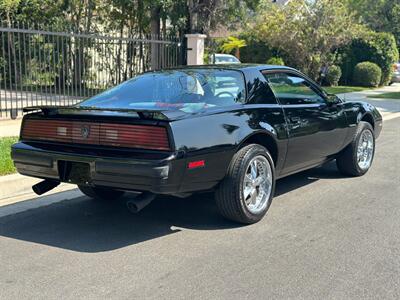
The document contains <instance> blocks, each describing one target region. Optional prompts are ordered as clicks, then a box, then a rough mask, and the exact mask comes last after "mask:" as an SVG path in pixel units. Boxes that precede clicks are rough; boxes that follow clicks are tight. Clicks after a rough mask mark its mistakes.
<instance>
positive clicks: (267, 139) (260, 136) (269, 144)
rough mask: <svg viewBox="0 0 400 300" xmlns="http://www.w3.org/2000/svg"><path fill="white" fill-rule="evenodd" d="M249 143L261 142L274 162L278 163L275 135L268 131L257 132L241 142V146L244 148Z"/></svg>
mask: <svg viewBox="0 0 400 300" xmlns="http://www.w3.org/2000/svg"><path fill="white" fill-rule="evenodd" d="M249 144H259V145H261V146H264V147H265V148H267V150H268V152H269V153H270V154H271V156H272V159H273V161H274V164H275V165H276V162H277V160H278V146H277V144H276V141H275V140H274V138H273V137H271V136H270V135H268V134H266V133H256V134H254V135H252V136H250V137H248V138H247V139H245V140H244V141H243V143H242V144H241V147H240V148H243V147H244V146H246V145H249Z"/></svg>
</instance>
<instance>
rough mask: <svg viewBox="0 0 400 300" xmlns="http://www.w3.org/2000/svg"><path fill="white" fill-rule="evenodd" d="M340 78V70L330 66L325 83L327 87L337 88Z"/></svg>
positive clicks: (337, 67)
mask: <svg viewBox="0 0 400 300" xmlns="http://www.w3.org/2000/svg"><path fill="white" fill-rule="evenodd" d="M340 77H342V69H341V68H340V67H339V66H335V65H333V66H330V67H329V68H328V73H327V74H326V79H325V80H326V83H327V84H328V85H329V86H337V85H338V84H339V80H340Z"/></svg>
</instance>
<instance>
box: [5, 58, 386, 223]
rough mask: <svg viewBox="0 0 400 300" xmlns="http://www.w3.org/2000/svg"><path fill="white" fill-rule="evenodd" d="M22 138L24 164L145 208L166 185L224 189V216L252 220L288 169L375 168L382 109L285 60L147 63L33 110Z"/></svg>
mask: <svg viewBox="0 0 400 300" xmlns="http://www.w3.org/2000/svg"><path fill="white" fill-rule="evenodd" d="M25 112H30V113H29V114H26V115H25V117H24V119H23V123H22V128H21V136H20V141H19V142H18V143H16V144H15V145H13V147H12V158H13V160H14V163H15V166H16V168H17V170H18V172H19V173H21V174H24V175H27V176H33V177H38V178H43V179H44V181H42V182H41V183H39V184H37V185H35V186H34V187H33V189H34V191H35V192H37V193H38V194H42V193H44V192H46V191H48V190H50V189H52V188H53V187H55V186H56V185H57V184H59V183H60V182H69V183H74V184H77V185H78V187H79V188H80V190H81V191H82V192H83V193H84V194H86V195H88V196H89V197H92V198H105V199H110V200H113V199H115V198H117V197H120V196H122V195H123V194H124V192H125V191H137V192H142V194H141V195H140V196H138V197H137V198H134V199H131V200H130V201H128V206H129V208H130V209H131V210H135V211H138V210H140V209H141V208H142V207H144V206H145V205H146V204H148V203H149V202H150V201H151V200H152V199H153V198H154V197H155V195H157V194H168V195H174V196H178V197H186V196H189V195H191V194H193V193H196V192H202V191H215V195H216V203H217V206H218V208H219V210H220V211H221V214H222V215H223V216H225V217H227V218H229V219H232V220H235V221H238V222H242V223H254V222H257V221H259V220H260V219H261V218H262V217H263V216H264V215H265V213H266V212H267V210H268V208H269V206H270V205H271V200H272V197H273V195H274V187H275V181H276V179H278V178H281V177H284V176H287V175H290V174H293V173H295V172H299V171H302V170H305V169H308V168H312V167H316V166H319V165H321V164H323V163H325V162H327V161H329V160H333V159H336V162H337V166H338V169H339V171H340V172H342V173H343V174H346V175H351V176H360V175H363V174H365V173H366V172H367V171H368V169H369V168H370V166H371V163H372V160H373V157H374V151H375V138H377V137H378V135H379V133H380V132H381V129H382V117H381V115H380V114H379V112H378V111H377V109H376V108H374V107H373V106H372V105H370V104H368V103H363V102H344V101H343V100H341V99H339V98H338V97H337V96H335V95H329V94H327V93H326V92H325V91H324V90H323V89H322V88H320V87H319V86H318V85H317V84H316V83H315V82H313V81H312V80H310V79H309V78H307V77H306V76H304V75H303V74H301V73H300V72H298V71H296V70H294V69H292V68H288V67H282V66H270V65H231V66H227V65H224V66H197V67H185V68H177V69H171V70H164V71H156V72H148V73H144V74H142V75H139V76H137V77H135V78H133V79H131V80H128V81H126V82H124V83H122V84H120V85H118V86H116V87H114V88H112V89H110V90H107V91H105V92H103V93H101V94H99V95H97V96H95V97H92V98H90V99H87V100H85V101H83V102H81V103H79V104H77V105H75V106H70V107H31V108H26V109H25Z"/></svg>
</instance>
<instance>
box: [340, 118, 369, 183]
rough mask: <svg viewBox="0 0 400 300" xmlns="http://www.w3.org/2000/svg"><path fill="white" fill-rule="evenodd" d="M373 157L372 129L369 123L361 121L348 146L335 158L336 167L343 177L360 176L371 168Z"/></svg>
mask: <svg viewBox="0 0 400 300" xmlns="http://www.w3.org/2000/svg"><path fill="white" fill-rule="evenodd" d="M363 145H365V147H363ZM374 155H375V135H374V129H373V128H372V126H371V124H370V123H368V122H364V121H361V122H360V123H359V124H358V127H357V131H356V133H355V134H354V137H353V140H352V142H351V143H350V145H348V146H347V147H346V148H345V149H344V150H343V151H342V152H341V153H340V154H339V155H338V157H337V158H336V165H337V167H338V169H339V171H340V173H342V174H344V175H349V176H362V175H364V174H365V173H367V172H368V170H369V168H370V167H371V165H372V162H373V160H374ZM364 158H365V160H364Z"/></svg>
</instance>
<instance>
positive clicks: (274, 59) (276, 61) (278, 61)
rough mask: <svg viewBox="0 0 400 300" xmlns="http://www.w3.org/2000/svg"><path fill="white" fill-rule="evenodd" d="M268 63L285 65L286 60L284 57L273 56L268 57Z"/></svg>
mask: <svg viewBox="0 0 400 300" xmlns="http://www.w3.org/2000/svg"><path fill="white" fill-rule="evenodd" d="M267 65H276V66H284V65H285V62H284V61H283V59H282V58H280V57H276V56H273V57H271V58H268V59H267Z"/></svg>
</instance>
